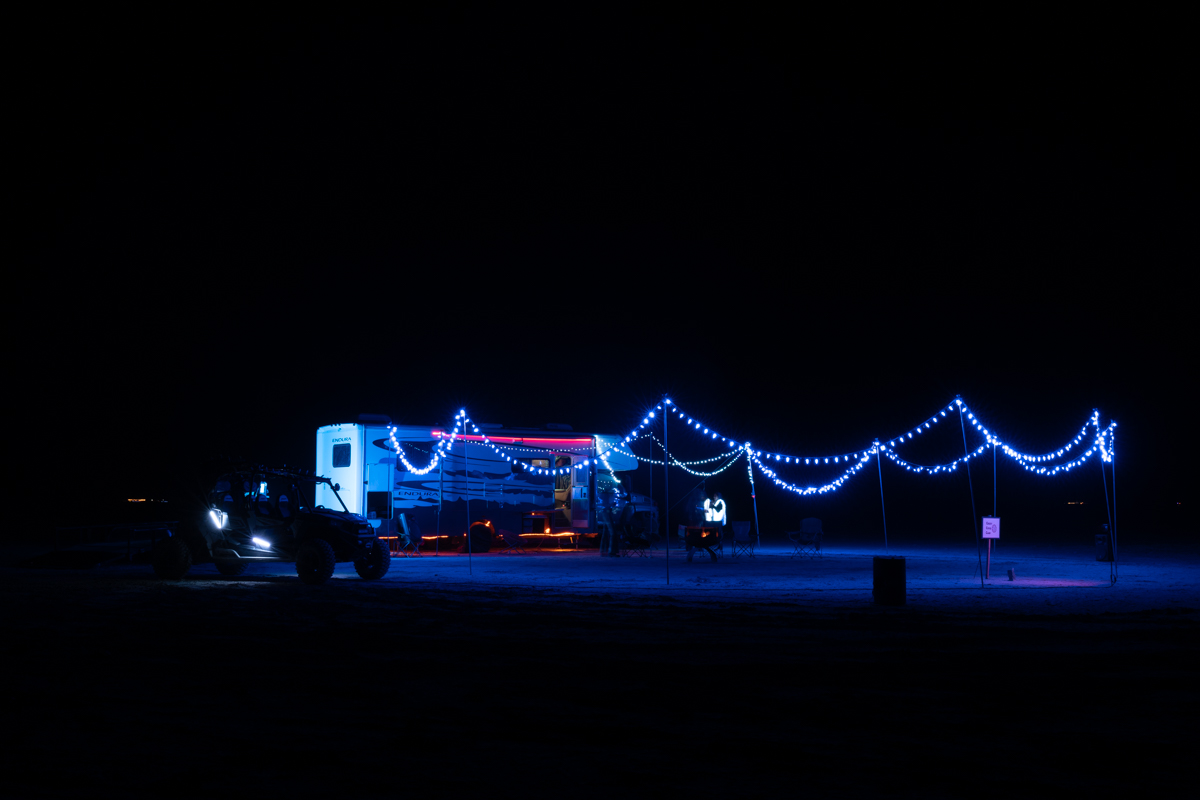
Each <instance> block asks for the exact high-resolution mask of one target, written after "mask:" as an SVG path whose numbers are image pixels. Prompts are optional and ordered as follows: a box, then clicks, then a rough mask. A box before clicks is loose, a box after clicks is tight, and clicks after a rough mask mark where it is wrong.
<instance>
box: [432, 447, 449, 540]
mask: <svg viewBox="0 0 1200 800" xmlns="http://www.w3.org/2000/svg"><path fill="white" fill-rule="evenodd" d="M449 457H450V454H449V452H447V453H446V458H449ZM445 494H446V459H445V458H441V459H438V511H437V536H436V537H434V540H433V556H434V558H437V556H438V555H439V552H438V551H439V550H440V549H441V546H442V499H443V496H444V495H445Z"/></svg>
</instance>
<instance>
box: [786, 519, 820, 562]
mask: <svg viewBox="0 0 1200 800" xmlns="http://www.w3.org/2000/svg"><path fill="white" fill-rule="evenodd" d="M824 535H825V532H824V531H823V530H822V529H821V520H819V519H817V518H816V517H809V518H808V519H804V520H801V521H800V530H798V531H788V538H789V539H791V540H792V544H793V545H794V547H793V548H792V558H795V557H796V556H816V557H820V558H824V557H825V556H824V555H823V554H822V553H821V538H822V537H823V536H824Z"/></svg>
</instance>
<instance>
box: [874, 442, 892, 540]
mask: <svg viewBox="0 0 1200 800" xmlns="http://www.w3.org/2000/svg"><path fill="white" fill-rule="evenodd" d="M881 449H882V448H881V447H880V446H879V440H878V439H876V440H875V466H876V467H877V468H878V469H879V510H880V511H882V512H883V554H884V555H889V552H890V551H889V550H888V538H887V506H886V505H884V503H883V464H882V463H881V462H880V457H879V451H880V450H881Z"/></svg>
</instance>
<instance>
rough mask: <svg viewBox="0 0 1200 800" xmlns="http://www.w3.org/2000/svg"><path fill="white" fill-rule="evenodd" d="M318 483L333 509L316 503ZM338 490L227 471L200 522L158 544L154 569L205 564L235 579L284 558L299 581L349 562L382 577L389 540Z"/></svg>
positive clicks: (291, 478) (250, 470)
mask: <svg viewBox="0 0 1200 800" xmlns="http://www.w3.org/2000/svg"><path fill="white" fill-rule="evenodd" d="M318 486H320V487H322V489H323V491H322V492H321V502H330V499H331V498H332V499H334V500H336V502H337V505H338V507H337V508H327V507H326V506H324V505H314V500H315V498H316V497H317V491H316V489H317V487H318ZM340 488H341V487H340V486H338V485H337V484H334V483H332V482H331V481H330V480H329V479H328V478H322V477H318V476H315V475H312V474H309V473H306V472H302V471H299V470H288V469H270V468H266V467H261V466H255V467H244V468H239V469H234V470H231V471H230V472H228V473H226V474H224V475H221V476H220V477H219V478H218V479H217V481H216V483H215V485H214V486H213V489H212V492H211V494H210V497H209V503H208V507H209V508H208V513H207V517H206V519H204V520H201V521H200V524H199V525H198V526H197V527H196V528H195V529H192V530H190V531H188V532H175V533H172V535H171V536H169V537H167V538H166V539H165V540H163V541H160V542H159V543H158V544H157V546H156V547H155V549H154V554H153V564H154V572H155V574H157V575H158V576H159V577H161V578H169V579H179V578H182V577H183V576H184V575H185V574H187V572H188V570H189V569H190V568H191V566H192V564H195V563H205V562H209V561H211V562H213V563H214V564H215V565H216V567H217V570H218V571H219V572H220V573H221V574H222V575H225V576H226V577H237V576H238V575H241V574H242V573H243V572H245V570H246V567H247V566H249V565H250V564H251V563H254V562H262V561H283V562H294V563H295V564H296V574H297V575H299V576H300V580H302V581H304V582H305V583H309V584H318V583H324V582H325V581H327V580H328V579H329V577H330V576H331V575H333V570H334V565H335V564H337V562H344V561H352V562H354V568H355V570H356V571H357V572H358V574H359V575H360V576H361V577H363V578H366V579H368V580H370V579H375V578H382V577H383V576H384V575H386V574H387V571H388V567H389V566H390V565H391V554H390V553H389V551H388V547H387V543H386V542H383V541H381V540H380V539H379V538H378V537H377V534H376V531H375V529H374V528H372V527H371V525H369V524H368V523H367V519H366V517H364V516H362V515H361V514H356V513H354V512H352V511H350V510H349V509H348V508H347V507H346V505H345V503H343V502H342V498H341V495H339V494H338V490H339V489H340Z"/></svg>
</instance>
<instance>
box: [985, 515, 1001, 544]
mask: <svg viewBox="0 0 1200 800" xmlns="http://www.w3.org/2000/svg"><path fill="white" fill-rule="evenodd" d="M983 538H985V539H999V538H1000V518H999V517H984V518H983Z"/></svg>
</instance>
